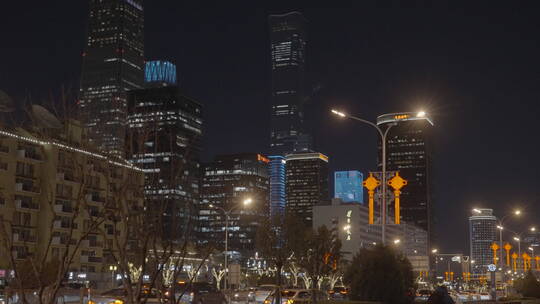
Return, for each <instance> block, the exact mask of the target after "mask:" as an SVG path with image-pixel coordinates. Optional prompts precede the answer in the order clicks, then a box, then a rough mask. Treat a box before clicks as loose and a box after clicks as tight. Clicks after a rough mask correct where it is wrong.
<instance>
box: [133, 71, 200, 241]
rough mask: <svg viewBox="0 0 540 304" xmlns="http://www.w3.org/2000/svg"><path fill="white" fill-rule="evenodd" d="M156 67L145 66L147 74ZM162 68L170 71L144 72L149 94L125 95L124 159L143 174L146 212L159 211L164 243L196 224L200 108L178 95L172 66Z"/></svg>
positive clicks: (192, 229)
mask: <svg viewBox="0 0 540 304" xmlns="http://www.w3.org/2000/svg"><path fill="white" fill-rule="evenodd" d="M161 63H164V62H161ZM155 66H156V64H155V62H148V63H147V68H154V67H155ZM162 66H167V67H169V68H168V69H165V70H163V71H162V72H157V71H156V70H151V71H148V73H147V75H148V77H146V79H147V81H148V82H147V83H146V85H147V86H148V88H146V89H141V90H133V91H130V92H129V93H128V96H129V98H128V100H129V104H128V110H129V111H128V113H129V114H128V123H129V124H128V132H127V134H128V137H127V138H128V139H127V147H126V153H127V158H128V159H129V160H130V161H131V162H132V163H133V164H135V165H137V166H138V167H140V168H142V169H143V170H144V172H145V198H146V204H147V206H148V208H151V209H148V210H160V208H163V209H164V210H165V214H166V217H165V223H164V230H165V231H166V232H167V233H168V234H167V235H168V237H170V238H171V239H181V238H183V237H184V236H183V235H181V233H185V231H192V232H193V231H194V230H195V229H196V224H197V222H196V220H197V216H198V214H197V211H196V207H197V206H198V204H199V200H200V193H199V192H200V191H199V178H200V159H199V155H200V153H201V140H202V134H203V131H202V127H203V120H202V106H201V104H200V103H199V102H197V101H195V100H193V99H191V98H189V97H187V96H185V95H184V94H182V92H181V91H180V90H179V88H178V86H177V85H176V76H175V75H172V74H171V73H172V72H171V71H173V70H175V69H174V65H173V64H172V63H167V64H162ZM187 225H189V226H187ZM192 235H193V234H192Z"/></svg>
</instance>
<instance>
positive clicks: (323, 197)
mask: <svg viewBox="0 0 540 304" xmlns="http://www.w3.org/2000/svg"><path fill="white" fill-rule="evenodd" d="M285 160H286V162H287V166H286V179H287V181H286V191H287V205H286V208H285V210H286V212H287V213H288V214H293V215H295V216H297V217H298V219H299V220H303V221H304V223H305V224H306V225H308V226H311V224H312V220H313V206H315V205H318V204H325V203H328V202H329V201H330V197H329V195H328V157H327V156H326V155H324V154H321V153H297V154H289V155H287V156H286V157H285Z"/></svg>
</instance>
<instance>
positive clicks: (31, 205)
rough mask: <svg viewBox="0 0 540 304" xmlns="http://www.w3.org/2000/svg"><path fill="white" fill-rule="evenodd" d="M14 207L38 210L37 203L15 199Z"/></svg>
mask: <svg viewBox="0 0 540 304" xmlns="http://www.w3.org/2000/svg"><path fill="white" fill-rule="evenodd" d="M15 208H17V209H23V210H31V211H38V210H39V204H36V203H33V202H26V201H22V200H15Z"/></svg>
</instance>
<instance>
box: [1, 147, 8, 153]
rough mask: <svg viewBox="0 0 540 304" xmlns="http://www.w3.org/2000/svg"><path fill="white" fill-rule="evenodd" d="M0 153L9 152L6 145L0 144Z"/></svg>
mask: <svg viewBox="0 0 540 304" xmlns="http://www.w3.org/2000/svg"><path fill="white" fill-rule="evenodd" d="M0 153H9V147H8V146H0Z"/></svg>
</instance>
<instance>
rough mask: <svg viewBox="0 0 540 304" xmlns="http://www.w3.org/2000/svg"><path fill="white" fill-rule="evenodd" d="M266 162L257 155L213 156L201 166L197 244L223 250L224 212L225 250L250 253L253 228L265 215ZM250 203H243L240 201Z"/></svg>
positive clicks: (266, 213) (255, 227)
mask: <svg viewBox="0 0 540 304" xmlns="http://www.w3.org/2000/svg"><path fill="white" fill-rule="evenodd" d="M268 163H269V159H268V158H266V157H265V156H263V155H261V154H256V153H243V154H232V155H219V156H216V157H215V159H214V161H213V162H211V163H208V164H205V165H204V169H203V177H202V185H201V194H202V200H201V203H200V206H199V222H200V224H199V227H200V237H199V241H200V242H201V243H213V244H216V245H218V246H220V247H221V248H222V249H224V245H225V240H224V235H225V227H226V222H225V220H226V217H227V216H226V215H225V214H224V212H225V211H227V212H230V214H229V215H228V217H229V223H228V228H229V229H228V231H229V234H228V236H229V239H228V250H229V252H236V253H238V254H240V255H242V257H244V258H245V257H248V256H251V255H252V254H254V251H255V238H256V234H257V228H258V227H259V224H260V223H261V221H262V219H264V218H265V217H267V216H268ZM247 199H250V200H251V201H252V203H251V204H249V205H247V206H244V205H243V201H245V200H247Z"/></svg>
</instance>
